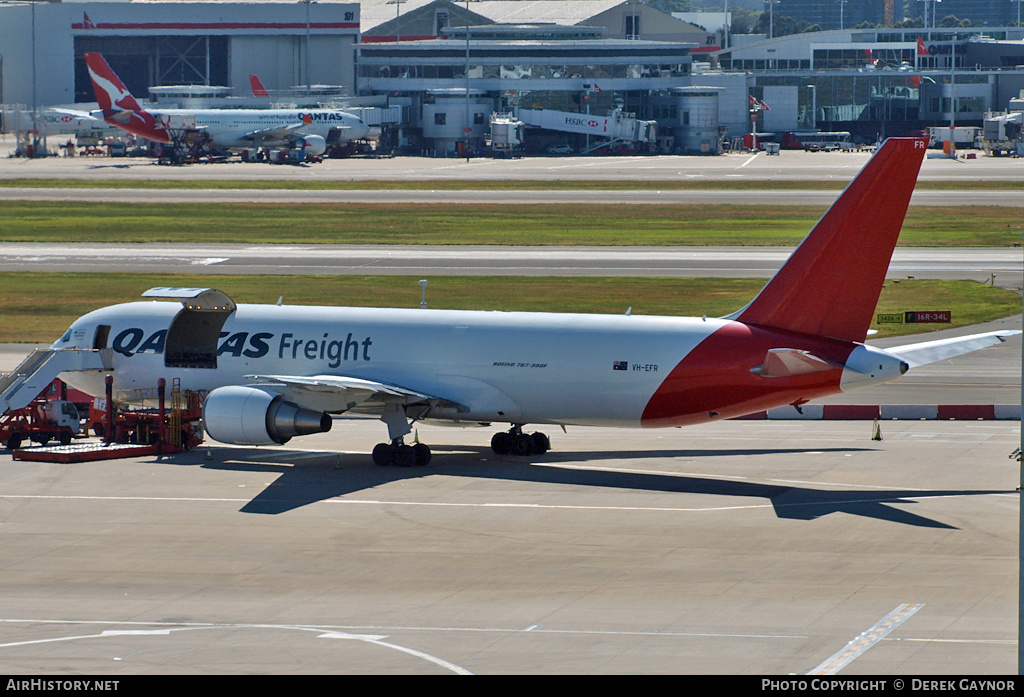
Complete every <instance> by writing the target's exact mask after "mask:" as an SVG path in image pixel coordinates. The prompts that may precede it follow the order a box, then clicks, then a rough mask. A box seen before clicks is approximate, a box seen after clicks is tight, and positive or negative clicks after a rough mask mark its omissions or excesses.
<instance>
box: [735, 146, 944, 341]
mask: <svg viewBox="0 0 1024 697" xmlns="http://www.w3.org/2000/svg"><path fill="white" fill-rule="evenodd" d="M926 148H927V142H926V141H925V140H924V139H921V138H890V139H888V140H886V141H885V142H884V143H883V144H882V146H881V147H880V148H879V150H878V152H876V153H875V154H874V156H873V157H872V158H871V160H869V161H868V163H867V164H866V165H865V166H864V168H863V169H862V170H861V171H860V173H859V174H858V175H857V176H856V178H854V180H853V181H852V182H850V184H849V186H847V187H846V190H845V191H844V192H843V193H842V195H841V196H840V197H839V198H838V199H837V200H836V202H835V203H833V204H832V207H831V208H829V210H828V211H827V212H826V213H825V215H824V216H823V217H822V218H821V220H819V221H818V224H817V225H815V226H814V229H813V230H811V232H810V234H808V235H807V237H806V238H805V239H804V241H803V242H802V243H801V244H800V246H799V247H798V248H797V249H796V251H795V252H793V255H792V256H791V257H790V258H789V260H788V261H787V262H786V264H785V265H784V266H783V267H782V268H781V269H779V271H778V273H776V274H775V276H774V277H773V278H772V280H771V281H770V282H769V283H768V285H766V286H765V287H764V288H763V289H762V290H761V292H760V294H758V296H757V297H756V298H754V300H753V301H752V302H751V303H750V304H749V305H747V307H745V308H744V309H743V310H741V311H740V312H739V313H737V314H736V315H734V316H732V317H731V318H730V319H735V320H737V321H739V322H742V323H744V324H749V325H761V326H767V327H773V328H776V329H785V330H789V331H794V332H800V333H802V334H810V335H813V336H823V337H831V338H835V339H843V340H846V341H857V342H860V341H863V340H864V338H865V337H866V336H867V332H868V327H869V326H870V324H871V316H872V314H873V313H874V311H875V306H876V305H877V304H878V296H879V293H881V290H882V282H883V281H884V280H885V274H886V271H887V270H888V268H889V260H890V259H891V258H892V252H893V248H894V247H895V246H896V240H897V238H898V237H899V234H900V229H901V228H902V227H903V219H904V216H905V215H906V212H907V206H908V205H909V204H910V196H911V194H912V193H913V191H914V184H915V183H916V182H917V174H918V171H919V170H920V168H921V162H922V160H923V159H924V153H925V152H926Z"/></svg>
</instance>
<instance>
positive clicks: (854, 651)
mask: <svg viewBox="0 0 1024 697" xmlns="http://www.w3.org/2000/svg"><path fill="white" fill-rule="evenodd" d="M923 607H924V604H923V603H913V604H908V603H904V604H903V605H900V606H899V607H897V608H896V609H895V610H893V611H892V612H890V613H889V614H888V615H886V616H885V617H883V618H882V619H880V620H879V621H878V622H876V623H875V625H874V626H873V627H871V629H868V630H867V631H865V632H863V633H861V635H860V636H858V637H857V638H855V639H854V640H853V641H851V642H850V643H849V644H847V645H846V646H844V647H843V648H841V649H840V650H839V651H836V652H835V653H834V654H832V655H831V656H829V657H828V658H827V659H826V660H825V661H824V662H822V663H821V664H820V665H819V666H818V667H817V668H815V669H813V670H811V671H810V672H809V673H807V674H808V675H835V674H836V673H838V672H839V671H841V670H842V669H843V668H845V667H846V666H848V665H849V664H850V663H851V662H852V661H853V660H854V659H855V658H857V657H858V656H860V655H861V654H863V653H864V652H865V651H867V650H868V649H870V648H871V647H872V646H874V645H875V644H877V643H878V642H879V641H881V640H882V639H883V638H884V637H885V636H886V635H887V634H888V633H889V632H891V631H892V630H894V629H896V627H898V626H900V625H901V624H903V623H904V622H905V621H906V620H907V619H909V618H910V616H911V615H913V614H914V613H915V612H917V611H918V610H920V609H921V608H923Z"/></svg>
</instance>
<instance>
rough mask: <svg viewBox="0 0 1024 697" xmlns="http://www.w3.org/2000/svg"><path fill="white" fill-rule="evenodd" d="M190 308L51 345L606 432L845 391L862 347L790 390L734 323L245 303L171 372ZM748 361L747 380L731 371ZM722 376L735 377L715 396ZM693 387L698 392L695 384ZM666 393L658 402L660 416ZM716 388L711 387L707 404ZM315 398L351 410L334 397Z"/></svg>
mask: <svg viewBox="0 0 1024 697" xmlns="http://www.w3.org/2000/svg"><path fill="white" fill-rule="evenodd" d="M180 310H181V305H180V304H178V303H175V302H138V303H127V304H123V305H115V306H112V307H108V308H104V309H101V310H97V311H95V312H91V313H89V314H87V315H85V316H83V317H82V318H80V319H79V320H77V321H76V322H75V323H74V324H73V325H72V327H71V329H70V330H69V331H68V333H67V334H66V335H65V337H64V338H62V339H61V340H59V341H58V342H56V343H55V344H54V347H55V348H71V347H78V348H83V349H86V348H93V347H94V346H95V339H94V337H95V336H96V334H97V328H98V327H100V326H105V327H109V329H108V330H105V331H104V334H105V336H106V339H105V341H104V343H105V346H106V347H110V348H112V349H113V351H114V354H113V375H114V379H115V389H127V388H140V387H153V386H154V385H155V383H156V380H157V379H158V378H160V377H163V378H165V379H167V380H168V381H169V382H170V381H171V380H173V379H180V381H181V387H182V389H191V390H208V391H209V390H213V389H216V388H217V387H221V386H226V385H239V384H245V383H246V382H247V380H249V379H251V378H249V377H248V376H254V375H255V376H260V375H263V376H274V375H286V376H331V375H333V376H345V377H348V378H361V379H365V380H373V381H377V382H381V383H385V384H391V385H400V386H401V387H402V388H404V389H407V390H413V391H417V392H421V393H423V394H426V395H432V396H436V397H439V398H441V399H443V400H446V401H448V402H451V403H454V404H458V405H460V408H459V409H456V408H454V407H444V406H440V407H437V408H435V409H433V410H432V411H431V412H430V414H429V417H430V418H440V419H453V420H457V421H466V422H476V421H498V422H509V423H556V424H581V425H604V426H641V425H679V424H682V423H694V422H700V421H708V420H712V419H714V418H719V417H723V418H724V417H727V416H734V415H738V414H740V413H747V412H749V411H753V410H756V409H761V408H767V407H769V406H777V405H779V404H788V403H793V401H794V399H799V400H806V399H810V398H813V397H815V396H820V395H821V394H827V393H832V392H836V391H839V389H840V377H841V373H842V372H843V371H842V369H841V361H842V360H844V359H845V357H846V356H848V355H849V353H850V352H851V351H852V350H853V349H854V348H855V346H854V345H852V344H849V343H848V342H842V343H841V344H835V345H832V344H828V342H826V341H823V340H821V339H816V340H814V341H815V342H816V343H815V346H813V347H812V348H814V349H815V350H816V351H817V352H818V353H819V354H821V353H826V354H827V353H828V352H829V351H832V352H833V353H834V354H835V355H836V356H841V357H837V358H836V360H838V361H840V367H839V368H838V369H837V370H834V371H829V372H828V373H825V374H823V375H822V376H820V377H818V376H813V377H815V379H814V380H808V381H804V382H799V381H797V382H796V383H793V384H792V385H791V384H790V382H793V381H790V382H786V383H783V382H780V381H779V379H776V378H759V377H758V376H757V375H754V374H752V373H751V372H750V371H751V369H753V368H755V367H756V366H757V365H759V364H760V362H762V361H763V360H764V355H765V349H764V348H763V346H769V347H772V346H773V345H776V344H778V337H776V336H774V335H771V334H765V333H764V332H759V331H756V330H750V329H749V328H747V327H744V326H743V325H741V324H739V323H737V322H731V321H728V320H721V319H706V320H704V319H700V318H671V317H644V316H636V315H633V316H626V315H583V314H555V313H519V312H469V311H453V310H413V309H409V310H406V309H375V308H337V307H307V306H287V305H284V306H275V305H244V304H243V305H239V306H238V307H237V310H236V311H235V312H233V313H232V314H231V315H230V316H229V317H228V318H227V320H226V321H225V322H224V325H223V327H222V329H221V331H220V339H219V342H218V350H217V353H218V356H217V364H216V367H210V368H168V367H165V365H164V340H165V338H166V335H167V329H168V327H169V325H170V323H171V321H172V320H173V319H174V317H175V315H176V314H177V313H178V312H179V311H180ZM737 332H740V333H743V335H744V336H745V334H750V333H752V334H753V335H754V336H753V339H752V341H753V343H752V344H751V345H750V346H749V347H748V346H747V344H748V343H750V342H748V341H747V340H746V339H743V338H742V337H741V338H740V339H739V340H735V339H733V338H730V337H728V336H726V337H724V339H723V340H724V341H725V342H727V343H726V344H723V345H729V346H732V345H733V344H737V346H738V348H736V349H728V350H726V349H718V348H714V347H712V351H711V352H712V354H714V355H715V356H716V358H715V359H714V360H713V361H711V362H709V363H708V364H707V365H704V364H703V363H700V364H695V365H694V366H692V367H687V365H686V363H685V362H684V359H685V358H686V357H687V356H688V355H691V354H694V356H695V358H700V356H699V355H697V354H699V353H700V352H696V353H695V352H694V349H695V348H696V347H697V346H698V345H699V344H702V343H704V344H705V348H704V349H702V351H705V350H707V348H706V347H707V346H708V344H707V340H708V339H709V337H712V336H715V335H716V334H717V335H724V334H736V333H737ZM762 335H763V336H762ZM737 336H739V335H737ZM790 343H793V341H791V342H790ZM833 343H834V342H833ZM740 345H741V346H740ZM798 348H799V347H798ZM702 360H703V359H702ZM737 369H738V370H739V371H740V373H741V375H740V376H739V378H736V377H734V376H732V373H733V372H734V371H736V370H737ZM691 371H693V372H692V374H693V375H694V376H696V377H695V378H691V377H690V374H691ZM65 377H66V379H67V380H68V382H69V383H70V384H72V385H74V386H75V387H78V388H79V389H82V390H84V391H86V392H89V393H91V394H102V391H103V389H104V388H103V380H104V375H103V374H101V373H75V374H69V375H67V376H65ZM889 377H891V376H889ZM707 380H711V381H712V384H711V385H710V387H711V389H710V390H708V389H707V388H708V385H706V384H703V383H705V382H706V381H707ZM715 380H722V381H724V383H723V385H722V387H723V389H722V390H721V399H718V400H717V401H716V399H717V398H716V397H715V393H716V389H715V384H714V381H715ZM691 382H693V383H694V389H698V388H699V390H700V392H699V395H701V396H700V397H699V399H697V398H695V397H694V395H697V394H698V393H697V392H694V393H693V394H692V395H691V394H690V392H689V390H690V383H691ZM697 383H701V384H697ZM737 385H738V387H737ZM737 390H739V392H737ZM656 393H659V394H660V399H661V403H660V404H661V405H660V406H659V407H657V409H656V411H653V412H652V411H651V405H652V397H654V396H655V394H656ZM705 394H710V395H711V397H710V399H711V402H708V403H707V404H706V403H705V401H706V399H705V397H704V396H703V395H705ZM677 395H678V399H677ZM794 395H795V396H794ZM694 399H697V401H693V400H694ZM691 401H693V404H690V402H691ZM698 402H699V403H698ZM708 404H710V406H708ZM316 406H317V408H321V409H324V410H326V411H334V412H340V411H345V410H346V405H345V404H343V403H337V404H332V403H330V401H329V399H328V401H327V402H325V403H320V404H317V405H316Z"/></svg>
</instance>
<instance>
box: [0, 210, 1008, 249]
mask: <svg viewBox="0 0 1024 697" xmlns="http://www.w3.org/2000/svg"><path fill="white" fill-rule="evenodd" d="M825 209H826V207H825V206H744V205H716V206H705V205H645V206H630V205H612V204H608V205H561V204H551V205H518V204H517V205H502V204H493V205H492V204H466V205H457V206H452V205H446V204H361V203H360V204H357V203H351V204H349V203H338V204H319V205H309V204H259V205H253V204H224V203H205V204H204V203H197V204H192V205H182V204H179V203H174V204H171V203H166V204H165V203H135V204H131V205H125V204H123V203H101V202H74V201H60V202H49V201H47V202H41V201H0V220H2V225H0V241H4V242H53V243H64V242H96V243H100V242H116V243H124V242H175V243H198V242H206V243H247V244H260V243H272V244H478V245H492V244H493V245H639V246H656V245H796V244H797V243H799V242H800V240H802V239H803V237H804V236H805V235H806V234H807V232H808V231H809V230H810V229H811V227H812V226H813V225H814V223H815V222H816V221H817V220H818V218H819V217H821V215H822V213H824V211H825ZM1020 234H1021V210H1020V209H1018V208H1010V207H1006V206H912V207H911V208H910V210H909V212H908V214H907V219H906V222H905V224H904V227H903V233H902V235H901V237H900V244H901V245H902V246H927V247H947V246H950V247H955V246H979V247H989V246H995V247H1008V246H1012V245H1013V244H1014V243H1020Z"/></svg>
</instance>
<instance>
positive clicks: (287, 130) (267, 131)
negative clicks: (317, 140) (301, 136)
mask: <svg viewBox="0 0 1024 697" xmlns="http://www.w3.org/2000/svg"><path fill="white" fill-rule="evenodd" d="M305 125H306V124H304V123H302V122H301V121H300V122H297V123H291V124H288V125H287V126H277V127H275V128H263V129H260V130H258V131H249V132H248V133H243V134H242V135H240V136H238V140H250V141H252V142H253V143H262V142H263V141H266V140H285V139H287V138H291V137H294V136H296V135H298V133H297V132H298V131H299V130H300V129H301V128H302V127H303V126H305Z"/></svg>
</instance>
